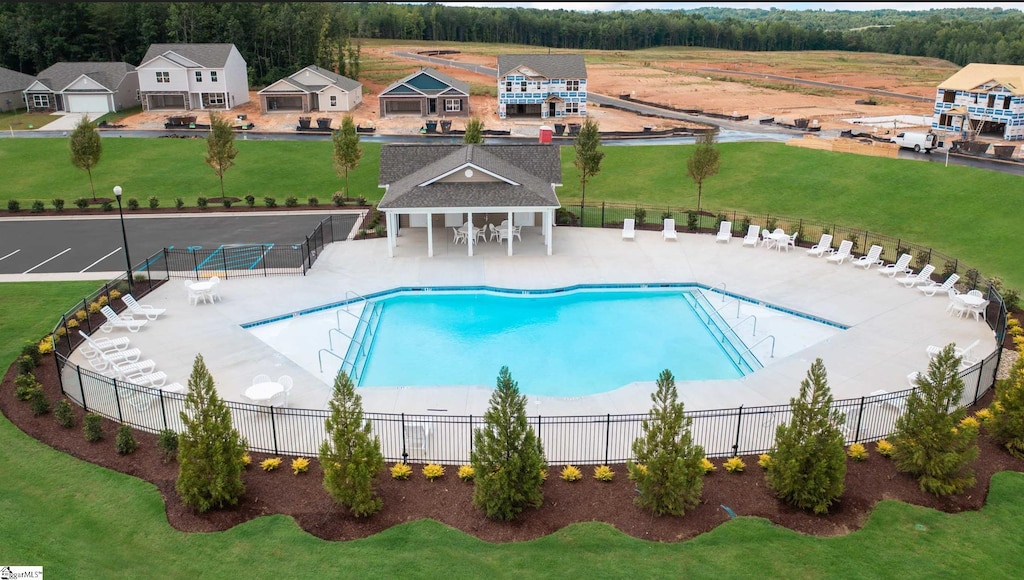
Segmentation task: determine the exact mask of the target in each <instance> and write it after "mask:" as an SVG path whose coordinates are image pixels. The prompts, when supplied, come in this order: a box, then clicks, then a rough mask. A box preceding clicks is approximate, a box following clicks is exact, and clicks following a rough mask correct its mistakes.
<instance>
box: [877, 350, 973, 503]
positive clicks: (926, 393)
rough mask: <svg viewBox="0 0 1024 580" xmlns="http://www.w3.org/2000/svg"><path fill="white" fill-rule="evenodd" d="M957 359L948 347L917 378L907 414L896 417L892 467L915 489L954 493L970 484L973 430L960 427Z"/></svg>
mask: <svg viewBox="0 0 1024 580" xmlns="http://www.w3.org/2000/svg"><path fill="white" fill-rule="evenodd" d="M960 361H961V358H960V357H959V356H957V355H956V351H955V350H954V345H953V344H948V345H946V346H945V348H943V349H942V350H941V351H939V354H937V355H936V356H935V358H933V359H932V360H931V362H930V363H928V371H927V372H926V373H924V374H923V375H918V377H917V388H915V389H914V390H913V391H912V392H911V393H910V396H909V397H907V411H906V412H905V413H903V414H902V415H900V417H899V418H898V419H896V435H895V436H894V437H893V439H892V443H893V445H894V446H895V450H894V451H893V459H894V460H895V461H896V468H897V469H899V470H900V471H903V472H906V473H909V474H911V475H913V476H914V477H917V478H918V482H919V483H920V485H921V489H922V490H923V491H926V492H928V493H931V494H934V495H939V496H941V495H950V494H955V493H960V492H962V491H963V490H965V489H967V488H968V487H970V486H972V485H974V482H975V478H974V470H972V469H971V468H970V463H971V462H972V461H974V460H975V459H977V457H978V454H979V450H978V445H977V439H978V428H977V425H976V424H973V425H972V424H969V423H968V424H962V423H961V421H962V420H963V419H964V417H966V416H967V410H966V409H965V408H964V407H961V406H960V397H961V396H963V393H964V381H963V379H961V378H960Z"/></svg>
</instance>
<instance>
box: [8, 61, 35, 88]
mask: <svg viewBox="0 0 1024 580" xmlns="http://www.w3.org/2000/svg"><path fill="white" fill-rule="evenodd" d="M35 80H36V77H34V76H32V75H27V74H25V73H21V72H18V71H16V70H11V69H8V68H2V67H0V93H9V92H11V91H23V90H25V89H27V88H28V86H29V85H30V84H32V83H33V82H35Z"/></svg>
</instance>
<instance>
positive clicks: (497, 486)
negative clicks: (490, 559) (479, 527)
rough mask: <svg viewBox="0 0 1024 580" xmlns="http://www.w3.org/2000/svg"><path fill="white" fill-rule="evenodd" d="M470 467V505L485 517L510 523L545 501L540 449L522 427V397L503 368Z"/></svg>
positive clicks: (544, 464) (530, 431)
mask: <svg viewBox="0 0 1024 580" xmlns="http://www.w3.org/2000/svg"><path fill="white" fill-rule="evenodd" d="M470 463H472V465H473V471H474V472H475V473H476V477H474V478H473V505H475V506H476V507H477V508H479V509H481V510H483V511H484V513H486V514H487V517H489V518H493V519H499V520H512V519H515V517H516V516H517V515H519V513H520V512H522V511H523V510H524V509H526V508H527V507H540V505H541V503H542V502H543V501H544V491H543V490H542V489H541V486H542V485H543V484H544V476H543V471H544V470H545V469H546V468H547V462H546V461H545V460H544V449H543V447H542V446H541V442H540V439H538V438H537V434H536V433H534V431H533V427H530V426H529V424H527V422H526V397H525V396H523V395H521V394H519V384H518V383H516V382H515V381H514V380H512V374H511V373H510V372H509V370H508V367H501V370H500V371H499V373H498V384H497V388H496V389H495V390H494V393H493V394H491V400H490V403H489V405H488V407H487V412H486V413H484V427H483V428H482V429H477V430H476V432H475V433H474V434H473V451H472V452H471V453H470Z"/></svg>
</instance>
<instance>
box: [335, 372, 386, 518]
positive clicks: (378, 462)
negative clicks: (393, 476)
mask: <svg viewBox="0 0 1024 580" xmlns="http://www.w3.org/2000/svg"><path fill="white" fill-rule="evenodd" d="M328 406H329V408H330V410H331V416H330V417H328V418H327V419H326V421H325V423H324V425H325V429H326V430H327V439H326V440H324V442H323V443H321V444H320V465H321V466H322V467H323V470H324V489H326V490H327V493H329V494H331V497H333V498H334V501H336V502H338V503H340V504H342V505H343V506H345V507H347V508H349V509H350V510H352V514H353V515H355V516H356V517H364V516H369V515H372V514H374V513H376V512H378V511H380V508H381V507H382V506H383V501H382V500H381V498H380V497H379V496H378V495H377V492H376V491H375V490H374V488H373V480H374V478H375V477H376V476H377V474H378V473H379V472H380V471H381V470H382V469H384V456H383V455H382V454H381V452H380V439H378V438H377V436H376V435H373V432H372V429H371V428H370V422H369V421H368V420H364V419H363V400H362V397H360V396H359V395H358V394H356V388H355V385H353V384H352V380H351V379H349V376H348V374H347V373H345V371H338V376H336V377H335V378H334V395H333V396H332V397H331V400H330V402H329V403H328Z"/></svg>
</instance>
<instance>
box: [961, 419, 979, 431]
mask: <svg viewBox="0 0 1024 580" xmlns="http://www.w3.org/2000/svg"><path fill="white" fill-rule="evenodd" d="M960 427H962V428H965V429H974V430H978V429H981V422H980V421H978V420H977V419H975V418H974V417H964V418H963V419H961V420H960Z"/></svg>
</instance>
